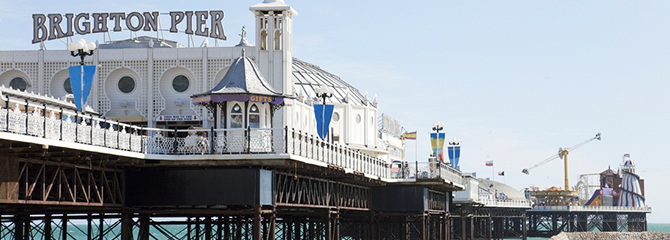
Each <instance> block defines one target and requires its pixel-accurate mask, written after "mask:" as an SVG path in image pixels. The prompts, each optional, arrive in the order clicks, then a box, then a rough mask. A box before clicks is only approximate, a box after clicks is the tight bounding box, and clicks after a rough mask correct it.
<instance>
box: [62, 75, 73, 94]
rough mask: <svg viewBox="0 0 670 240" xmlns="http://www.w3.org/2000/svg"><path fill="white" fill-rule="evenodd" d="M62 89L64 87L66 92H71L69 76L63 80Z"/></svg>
mask: <svg viewBox="0 0 670 240" xmlns="http://www.w3.org/2000/svg"><path fill="white" fill-rule="evenodd" d="M63 89H65V92H66V93H68V94H72V85H70V78H67V79H65V82H64V83H63Z"/></svg>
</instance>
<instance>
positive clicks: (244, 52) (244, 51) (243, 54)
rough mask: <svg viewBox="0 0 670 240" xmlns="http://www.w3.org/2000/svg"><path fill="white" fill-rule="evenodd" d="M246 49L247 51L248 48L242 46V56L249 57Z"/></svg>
mask: <svg viewBox="0 0 670 240" xmlns="http://www.w3.org/2000/svg"><path fill="white" fill-rule="evenodd" d="M246 51H247V50H246V49H244V48H242V57H243V58H244V57H247V54H246Z"/></svg>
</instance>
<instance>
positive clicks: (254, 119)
mask: <svg viewBox="0 0 670 240" xmlns="http://www.w3.org/2000/svg"><path fill="white" fill-rule="evenodd" d="M260 120H261V116H260V113H259V111H258V107H256V104H254V105H251V109H250V110H249V127H252V128H259V127H260V126H261V121H260Z"/></svg>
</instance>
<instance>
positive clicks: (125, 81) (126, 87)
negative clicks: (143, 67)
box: [119, 76, 135, 93]
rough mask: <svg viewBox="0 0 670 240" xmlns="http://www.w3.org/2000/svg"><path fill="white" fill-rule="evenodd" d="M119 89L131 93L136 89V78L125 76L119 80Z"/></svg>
mask: <svg viewBox="0 0 670 240" xmlns="http://www.w3.org/2000/svg"><path fill="white" fill-rule="evenodd" d="M119 90H120V91H121V92H123V93H130V92H132V91H133V90H135V80H134V79H133V78H131V77H128V76H125V77H122V78H121V79H120V80H119Z"/></svg>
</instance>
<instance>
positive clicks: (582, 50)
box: [0, 0, 670, 222]
mask: <svg viewBox="0 0 670 240" xmlns="http://www.w3.org/2000/svg"><path fill="white" fill-rule="evenodd" d="M258 2H260V0H257V1H208V0H203V1H189V2H185V1H151V0H149V1H141V3H138V1H126V0H119V1H96V2H94V4H90V3H87V2H84V1H67V3H65V2H56V1H27V0H24V1H8V0H0V31H2V32H3V34H2V36H0V43H1V44H0V50H35V49H38V48H39V46H38V44H34V45H33V44H31V39H32V18H31V16H32V14H35V13H42V14H48V13H62V14H64V13H75V14H76V13H80V12H87V13H93V12H126V13H129V12H132V11H138V12H143V11H160V12H169V11H189V10H223V11H224V12H225V14H226V15H225V18H224V20H223V24H224V28H225V31H226V35H227V36H228V39H229V40H228V41H225V42H223V41H222V42H220V44H221V45H222V46H231V45H235V44H237V43H238V42H239V36H238V34H239V33H240V30H239V29H240V28H241V27H242V26H247V30H248V31H249V38H250V42H251V43H253V42H254V41H253V39H254V37H255V34H254V17H253V14H252V13H251V12H249V10H248V9H249V7H250V6H252V5H254V4H256V3H258ZM286 3H287V4H289V5H291V6H292V7H293V8H294V9H295V10H296V11H298V15H297V16H295V17H294V30H293V31H294V35H293V49H294V56H295V57H297V58H299V59H301V60H304V61H307V62H310V63H313V64H316V65H319V66H321V67H322V68H323V69H325V70H327V71H330V72H332V73H334V74H336V75H338V76H340V77H341V78H342V79H344V80H345V81H347V82H349V83H350V84H352V85H354V86H356V87H357V88H358V89H359V90H360V91H361V92H365V91H368V92H369V93H370V96H372V95H373V94H377V95H378V100H379V102H380V104H379V109H380V111H381V112H382V113H386V114H387V115H390V116H391V117H393V118H395V119H397V120H399V121H400V122H401V123H402V124H403V125H404V126H405V128H406V129H408V130H410V131H413V130H418V133H419V139H418V146H419V147H418V150H416V152H418V154H417V155H418V156H419V160H420V161H424V160H425V159H426V158H427V157H428V153H429V151H430V146H429V145H430V142H429V139H428V133H429V132H430V125H431V124H432V123H433V122H435V121H440V122H443V123H445V131H446V132H447V137H448V138H453V137H456V138H459V139H461V140H462V142H463V143H462V146H463V147H462V148H463V153H462V156H461V165H462V166H461V169H463V170H464V171H466V172H477V174H478V176H480V177H488V176H490V175H491V168H488V167H486V166H485V165H484V162H485V161H487V160H493V161H494V164H495V170H496V171H505V173H506V176H505V179H504V181H505V182H506V183H507V184H509V185H511V186H513V187H515V188H517V189H522V188H523V187H526V186H529V185H534V186H538V187H541V188H547V187H551V186H563V167H562V166H563V163H562V161H560V160H555V161H553V162H550V163H547V164H545V165H544V166H542V167H538V168H536V169H534V170H533V171H531V174H530V175H524V174H522V173H521V169H523V168H526V167H530V166H532V165H534V164H535V163H537V162H540V161H542V160H544V159H546V158H548V157H550V156H551V155H552V154H555V153H556V152H557V150H558V148H559V147H570V146H573V145H575V144H577V143H579V142H582V141H583V140H586V139H588V138H591V137H593V136H594V135H595V134H596V133H597V132H602V141H594V142H591V143H589V144H587V145H585V146H583V147H581V148H579V149H577V150H575V151H573V152H571V153H570V155H569V168H568V169H569V179H570V184H571V185H574V184H575V183H576V182H577V180H578V176H579V174H584V173H596V172H601V171H603V170H605V169H607V168H608V166H611V167H612V168H613V169H616V168H617V167H618V165H619V163H620V162H621V156H622V155H623V154H625V153H630V154H631V158H632V160H633V161H634V162H635V163H636V164H637V172H638V173H639V174H640V175H641V177H642V178H644V179H645V189H646V196H647V199H648V200H647V204H648V205H650V206H651V207H652V208H653V213H652V214H650V215H649V221H650V222H670V220H668V219H665V218H663V217H662V216H664V215H668V214H670V209H669V208H667V207H665V206H664V203H665V200H666V199H668V198H669V197H670V194H669V193H668V191H667V190H666V188H667V187H666V186H665V184H663V181H665V180H663V179H666V177H665V176H666V175H667V172H668V171H669V170H670V164H668V158H669V157H668V154H667V152H666V151H667V149H668V148H669V146H670V127H669V124H668V123H670V110H669V109H670V93H669V92H668V90H670V81H669V80H670V79H669V78H670V68H668V66H670V55H669V53H670V44H668V43H669V42H670V34H669V33H670V25H669V24H668V23H670V14H667V13H668V12H670V2H667V1H644V2H640V1H634V2H618V1H587V2H584V1H430V2H429V1H391V0H389V1H346V0H345V1H327V2H322V1H304V0H295V1H293V0H286ZM166 28H167V27H166ZM142 33H144V34H145V35H149V36H155V35H156V34H155V33H154V32H140V35H142ZM128 37H129V34H128V32H124V33H114V34H112V38H113V39H114V40H120V39H125V38H128ZM166 37H167V38H169V39H173V40H177V41H179V42H180V43H182V44H184V45H186V42H187V38H186V37H185V36H184V35H183V34H168V35H166ZM84 38H85V39H86V40H87V41H95V40H99V41H103V40H102V38H103V36H102V34H93V35H87V36H85V37H84ZM194 39H195V42H196V44H197V45H199V44H200V43H201V42H202V41H203V38H201V37H194ZM75 40H76V39H75ZM209 42H210V45H213V44H214V41H213V40H212V39H210V40H209ZM47 48H48V49H65V45H64V44H63V43H61V42H60V41H58V40H54V41H51V42H48V43H47ZM406 156H408V157H407V159H408V160H414V156H415V150H414V143H413V142H409V144H408V148H407V154H406ZM496 180H500V178H496Z"/></svg>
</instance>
